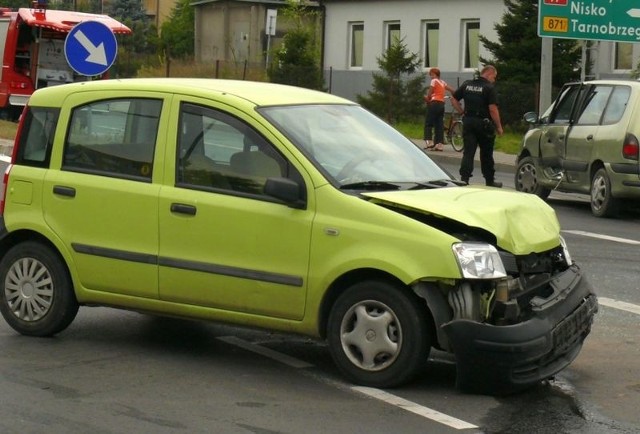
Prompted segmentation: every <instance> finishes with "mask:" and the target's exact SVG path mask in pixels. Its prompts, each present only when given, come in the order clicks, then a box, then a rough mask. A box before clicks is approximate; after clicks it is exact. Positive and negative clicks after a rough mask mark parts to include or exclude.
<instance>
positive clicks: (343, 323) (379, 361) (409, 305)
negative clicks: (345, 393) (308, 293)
mask: <svg viewBox="0 0 640 434" xmlns="http://www.w3.org/2000/svg"><path fill="white" fill-rule="evenodd" d="M427 324H428V322H427V310H426V307H421V306H420V304H419V301H418V299H417V297H415V296H413V294H411V293H408V292H405V291H404V290H403V289H402V288H401V287H399V286H398V285H393V284H390V283H387V282H384V281H378V280H369V281H364V282H360V283H356V284H355V285H353V286H351V287H350V288H348V289H347V290H346V291H345V292H344V293H343V294H342V295H341V296H340V297H339V298H338V300H337V301H336V303H335V305H334V306H333V309H332V311H331V314H330V316H329V323H328V326H327V337H328V342H329V349H330V351H331V355H332V357H333V360H334V362H335V363H336V365H337V366H338V368H339V369H340V371H341V372H342V373H343V374H344V375H345V376H346V377H347V378H348V379H349V380H351V381H353V382H354V383H357V384H362V385H366V386H372V387H396V386H399V385H401V384H403V383H406V382H407V381H409V380H411V379H412V378H413V377H415V375H417V374H418V373H419V372H420V370H421V369H422V368H423V367H424V366H425V364H426V362H427V358H428V356H429V352H430V349H431V338H430V334H429V328H428V326H427Z"/></svg>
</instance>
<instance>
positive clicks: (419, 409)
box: [351, 386, 478, 429]
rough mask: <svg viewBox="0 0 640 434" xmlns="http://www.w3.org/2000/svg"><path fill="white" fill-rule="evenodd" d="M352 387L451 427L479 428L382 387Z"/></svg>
mask: <svg viewBox="0 0 640 434" xmlns="http://www.w3.org/2000/svg"><path fill="white" fill-rule="evenodd" d="M351 389H352V390H354V391H356V392H359V393H362V394H364V395H367V396H369V397H371V398H375V399H377V400H380V401H383V402H386V403H387V404H391V405H394V406H396V407H399V408H401V409H403V410H407V411H410V412H411V413H415V414H417V415H419V416H422V417H426V418H427V419H431V420H433V421H435V422H439V423H441V424H443V425H447V426H450V427H451V428H455V429H470V428H478V427H477V426H476V425H472V424H470V423H468V422H465V421H463V420H460V419H456V418H455V417H452V416H449V415H447V414H444V413H440V412H439V411H436V410H433V409H431V408H428V407H425V406H422V405H419V404H416V403H415V402H411V401H408V400H406V399H404V398H400V397H398V396H395V395H392V394H390V393H387V392H385V391H383V390H380V389H373V388H371V387H360V386H354V387H352V388H351Z"/></svg>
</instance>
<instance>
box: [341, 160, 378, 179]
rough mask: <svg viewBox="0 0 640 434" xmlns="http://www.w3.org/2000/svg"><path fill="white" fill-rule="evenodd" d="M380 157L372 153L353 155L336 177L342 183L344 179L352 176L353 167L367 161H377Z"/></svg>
mask: <svg viewBox="0 0 640 434" xmlns="http://www.w3.org/2000/svg"><path fill="white" fill-rule="evenodd" d="M377 159H378V158H377V157H376V156H375V155H373V154H370V153H364V154H359V155H356V156H355V157H353V158H352V159H351V160H349V162H348V163H347V164H345V165H344V167H343V168H342V169H340V172H338V174H337V175H336V179H337V180H338V182H340V183H342V182H343V181H345V180H347V179H349V177H350V176H351V172H352V171H353V169H355V168H356V167H358V166H359V165H361V164H362V163H364V162H365V161H376V160H377Z"/></svg>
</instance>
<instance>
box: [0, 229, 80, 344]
mask: <svg viewBox="0 0 640 434" xmlns="http://www.w3.org/2000/svg"><path fill="white" fill-rule="evenodd" d="M0 284H1V285H2V287H1V288H0V312H2V316H3V317H4V319H5V320H6V321H7V323H8V324H9V325H10V326H11V327H13V328H14V329H15V330H16V331H18V332H19V333H22V334H24V335H29V336H51V335H54V334H56V333H58V332H60V331H62V330H64V329H65V328H67V326H68V325H69V324H71V322H72V321H73V319H74V318H75V317H76V314H77V313H78V302H77V300H76V297H75V294H74V292H73V287H72V285H71V279H70V278H69V275H68V273H67V269H66V267H65V264H64V262H63V261H62V260H61V259H60V257H59V256H58V255H57V254H56V252H54V251H53V250H52V249H51V248H50V247H48V246H46V245H44V244H42V243H39V242H35V241H27V242H23V243H20V244H17V245H15V246H13V247H12V248H10V249H9V251H8V252H7V253H6V254H5V255H4V257H3V258H2V261H0Z"/></svg>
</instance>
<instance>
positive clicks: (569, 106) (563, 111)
mask: <svg viewBox="0 0 640 434" xmlns="http://www.w3.org/2000/svg"><path fill="white" fill-rule="evenodd" d="M579 94H580V86H571V87H567V88H565V89H563V91H562V93H561V94H560V96H559V97H558V98H559V101H558V104H557V105H556V107H555V108H554V110H553V113H552V116H551V120H550V122H551V123H555V124H566V123H569V121H570V120H571V112H572V111H573V106H574V104H575V102H576V98H577V97H578V95H579Z"/></svg>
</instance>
